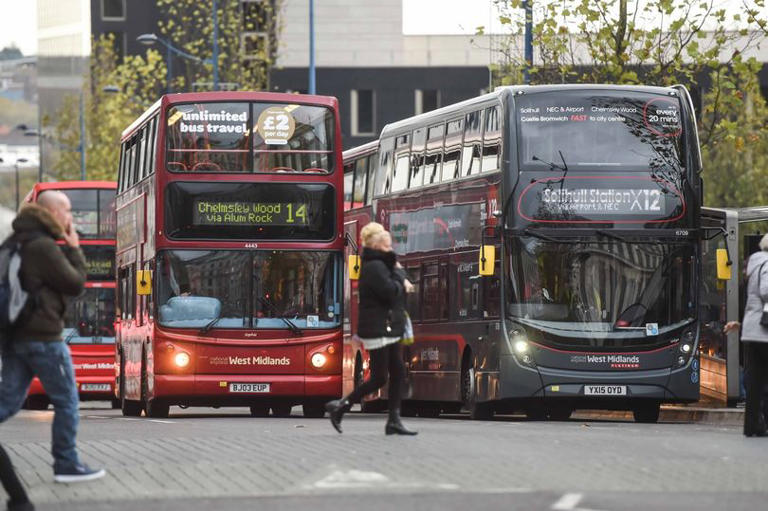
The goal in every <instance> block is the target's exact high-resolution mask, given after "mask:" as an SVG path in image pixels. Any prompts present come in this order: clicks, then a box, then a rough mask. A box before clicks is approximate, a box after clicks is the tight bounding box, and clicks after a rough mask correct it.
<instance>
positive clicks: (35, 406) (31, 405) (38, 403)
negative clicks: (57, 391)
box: [24, 396, 51, 410]
mask: <svg viewBox="0 0 768 511" xmlns="http://www.w3.org/2000/svg"><path fill="white" fill-rule="evenodd" d="M49 404H51V401H50V400H49V399H48V396H29V397H28V398H27V401H26V403H24V408H26V409H27V410H47V409H48V405H49Z"/></svg>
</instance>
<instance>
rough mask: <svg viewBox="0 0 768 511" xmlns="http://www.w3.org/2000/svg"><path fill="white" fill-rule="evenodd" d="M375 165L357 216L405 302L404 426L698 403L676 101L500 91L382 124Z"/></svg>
mask: <svg viewBox="0 0 768 511" xmlns="http://www.w3.org/2000/svg"><path fill="white" fill-rule="evenodd" d="M348 154H350V155H352V154H354V151H351V152H350V153H348ZM378 154H379V160H378V165H377V166H376V169H375V178H374V182H373V194H372V195H373V200H372V209H373V217H374V218H375V219H376V220H377V221H379V222H381V223H383V224H384V225H385V227H387V228H388V229H389V230H390V231H391V232H392V234H393V246H394V248H395V251H396V252H397V253H398V254H399V256H400V261H401V262H402V264H403V266H404V267H405V268H406V269H407V271H408V273H409V275H410V278H411V280H412V281H413V283H414V284H415V286H416V289H417V291H416V293H414V294H413V295H411V296H410V297H409V313H410V315H411V318H412V320H413V323H414V330H415V337H416V342H415V344H413V345H412V346H410V347H407V349H406V354H405V357H406V362H407V366H408V368H409V372H410V378H411V381H412V385H413V394H412V396H411V399H410V400H408V401H407V402H406V404H405V408H406V409H407V411H410V412H413V413H419V414H421V415H436V414H439V413H440V412H441V411H442V412H451V411H456V410H458V409H459V408H460V407H462V406H464V407H466V408H468V409H469V411H470V413H471V415H472V416H473V417H474V418H488V417H491V416H492V415H493V414H494V413H497V412H510V411H517V410H524V411H525V412H526V413H527V414H528V416H529V417H531V418H539V419H545V418H550V419H564V418H567V417H569V416H570V414H571V413H572V412H573V410H574V409H576V408H589V409H594V408H599V409H623V410H632V411H633V412H634V416H635V419H636V420H637V421H641V422H655V421H657V420H658V416H659V407H660V405H661V404H662V403H673V402H674V403H681V402H692V401H696V400H698V399H699V369H700V368H699V356H698V339H699V319H698V311H697V307H698V304H697V300H698V287H699V274H700V265H701V263H700V259H701V258H700V241H701V239H702V232H701V229H700V225H699V212H700V208H701V197H702V182H701V178H700V171H701V157H700V152H699V146H698V137H697V132H696V125H695V118H694V112H693V107H692V103H691V100H690V96H689V94H688V92H687V91H686V89H685V88H684V87H682V86H675V87H670V88H660V87H642V86H613V85H560V86H531V87H522V86H521V87H507V88H501V89H499V90H497V91H496V92H493V93H490V94H486V95H484V96H481V97H478V98H475V99H472V100H468V101H465V102H462V103H458V104H455V105H451V106H447V107H444V108H441V109H439V110H436V111H433V112H430V113H427V114H422V115H419V116H416V117H412V118H409V119H405V120H403V121H400V122H397V123H395V124H391V125H388V126H386V127H385V128H384V130H383V131H382V133H381V137H380V140H379V148H378ZM350 163H352V161H345V164H346V165H347V166H348V167H349V168H352V167H351V166H349V164H350ZM356 355H357V354H355V353H350V354H349V355H348V356H350V357H355V356H356ZM380 397H382V398H384V397H385V396H384V395H382V396H380Z"/></svg>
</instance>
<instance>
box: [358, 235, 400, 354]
mask: <svg viewBox="0 0 768 511" xmlns="http://www.w3.org/2000/svg"><path fill="white" fill-rule="evenodd" d="M395 263H396V256H395V253H394V252H382V251H380V250H373V249H371V248H364V249H363V256H362V264H361V267H360V280H359V281H358V291H359V296H360V306H359V314H358V318H359V319H358V324H357V335H358V336H359V337H361V338H363V339H372V338H375V337H400V336H402V335H403V331H404V330H405V286H404V284H403V282H404V279H405V272H404V271H402V270H400V269H398V268H395ZM387 325H389V327H390V330H389V331H388V330H387Z"/></svg>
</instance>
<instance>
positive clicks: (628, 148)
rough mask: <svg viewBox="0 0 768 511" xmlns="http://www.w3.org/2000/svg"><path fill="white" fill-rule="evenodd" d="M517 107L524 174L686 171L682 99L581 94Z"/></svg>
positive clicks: (555, 95)
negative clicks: (548, 171)
mask: <svg viewBox="0 0 768 511" xmlns="http://www.w3.org/2000/svg"><path fill="white" fill-rule="evenodd" d="M515 102H516V108H515V112H516V116H517V119H516V121H517V126H518V136H519V141H520V144H519V147H520V153H519V154H520V155H519V158H520V168H521V170H530V171H537V170H546V169H547V168H551V169H553V170H558V171H562V170H566V169H569V170H571V171H574V172H579V171H583V170H589V171H593V170H598V171H608V172H610V171H618V172H622V171H644V172H648V171H650V172H656V173H678V172H680V171H681V168H682V167H684V166H685V160H684V154H683V144H684V140H683V136H682V132H683V128H682V121H681V119H682V114H681V106H680V100H679V99H678V98H677V97H672V96H666V95H661V94H650V93H642V92H626V91H603V90H595V91H583V90H582V91H572V92H563V91H559V92H542V93H536V94H529V95H520V96H517V97H516V98H515Z"/></svg>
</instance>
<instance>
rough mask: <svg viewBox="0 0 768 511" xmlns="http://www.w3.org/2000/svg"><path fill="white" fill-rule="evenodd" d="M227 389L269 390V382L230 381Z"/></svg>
mask: <svg viewBox="0 0 768 511" xmlns="http://www.w3.org/2000/svg"><path fill="white" fill-rule="evenodd" d="M229 391H230V392H246V393H247V392H252V393H264V392H269V383H230V384H229Z"/></svg>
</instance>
